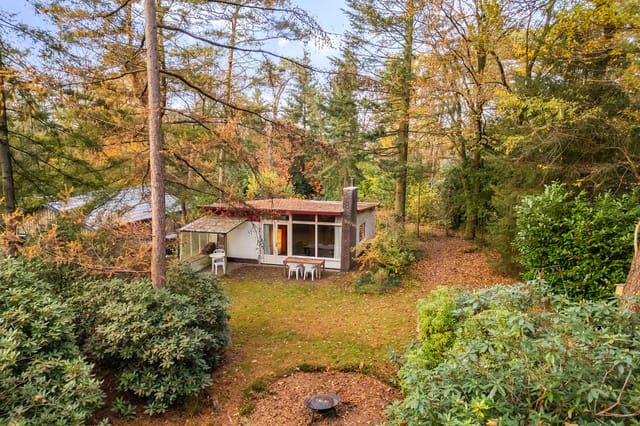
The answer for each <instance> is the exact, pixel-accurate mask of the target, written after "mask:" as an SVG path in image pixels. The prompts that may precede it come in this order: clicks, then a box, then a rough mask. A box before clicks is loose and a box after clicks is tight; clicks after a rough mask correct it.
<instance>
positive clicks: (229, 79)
mask: <svg viewBox="0 0 640 426" xmlns="http://www.w3.org/2000/svg"><path fill="white" fill-rule="evenodd" d="M239 16H240V2H239V0H236V1H235V8H234V10H233V17H232V18H231V34H229V54H228V55H227V75H226V77H225V94H224V101H225V102H226V104H227V105H226V106H225V111H226V113H225V115H226V117H227V120H229V122H232V121H233V120H234V118H233V116H234V113H235V110H234V109H233V108H231V107H230V105H231V99H232V98H231V95H232V92H233V91H232V89H233V87H232V83H233V64H234V53H235V51H236V38H237V31H238V30H237V28H238V18H239ZM224 152H225V151H224V147H223V146H221V147H220V152H219V153H218V188H219V197H220V200H222V198H223V196H224V190H223V188H224V187H225V181H224V180H225V170H224V163H225V154H224Z"/></svg>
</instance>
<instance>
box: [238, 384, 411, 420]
mask: <svg viewBox="0 0 640 426" xmlns="http://www.w3.org/2000/svg"><path fill="white" fill-rule="evenodd" d="M268 390H269V395H268V396H266V397H264V398H262V399H259V400H257V401H255V406H254V409H253V411H252V413H251V414H250V415H249V417H248V419H247V420H248V424H250V425H260V426H262V425H265V426H271V425H272V426H294V425H308V424H310V420H311V410H310V409H309V408H307V407H305V403H304V401H305V399H306V398H307V397H309V396H311V395H314V394H317V393H336V394H337V395H338V397H339V398H340V403H339V404H338V406H337V411H338V416H337V417H335V416H334V415H333V413H327V414H316V415H315V416H314V421H313V425H332V426H336V425H345V426H346V425H377V424H380V423H382V422H384V421H386V420H387V418H386V416H385V410H386V409H387V407H388V406H389V404H390V403H392V402H393V401H394V400H397V399H400V398H401V395H400V393H399V392H398V390H397V389H395V388H394V387H392V386H390V385H388V384H386V383H384V382H382V381H380V380H377V379H375V378H373V377H370V376H366V375H364V374H359V373H342V372H319V373H303V372H298V373H295V374H292V375H290V376H287V377H283V378H282V379H280V380H278V381H276V382H274V383H273V384H271V386H269V389H268Z"/></svg>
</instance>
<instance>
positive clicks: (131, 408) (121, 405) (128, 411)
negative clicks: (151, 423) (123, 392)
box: [111, 398, 136, 420]
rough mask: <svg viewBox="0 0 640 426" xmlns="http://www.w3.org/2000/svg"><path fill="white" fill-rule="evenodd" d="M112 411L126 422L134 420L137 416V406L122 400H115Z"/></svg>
mask: <svg viewBox="0 0 640 426" xmlns="http://www.w3.org/2000/svg"><path fill="white" fill-rule="evenodd" d="M111 410H112V411H113V412H115V413H116V414H117V415H118V416H120V417H121V418H123V419H125V420H133V418H134V417H135V416H136V406H135V405H133V404H132V403H130V402H129V401H126V400H124V399H122V398H116V399H114V400H113V403H112V408H111Z"/></svg>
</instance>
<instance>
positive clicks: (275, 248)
mask: <svg viewBox="0 0 640 426" xmlns="http://www.w3.org/2000/svg"><path fill="white" fill-rule="evenodd" d="M262 236H263V244H262V247H263V249H262V250H263V253H262V254H263V257H262V261H263V262H264V263H271V264H276V265H281V264H282V261H283V260H284V258H285V257H287V256H288V253H289V249H288V247H289V223H288V221H286V222H284V221H282V220H273V221H269V222H264V223H263V225H262Z"/></svg>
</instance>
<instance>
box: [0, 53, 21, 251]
mask: <svg viewBox="0 0 640 426" xmlns="http://www.w3.org/2000/svg"><path fill="white" fill-rule="evenodd" d="M2 71H4V62H3V60H2V57H1V56H0V166H1V168H2V193H3V195H4V208H5V213H6V217H7V219H6V220H7V222H6V235H7V236H8V238H9V241H8V246H9V255H11V256H15V255H16V253H17V248H16V241H17V238H16V223H15V217H14V213H15V211H16V195H15V186H14V182H13V165H12V163H11V152H10V151H9V125H8V123H7V105H6V100H7V95H6V89H5V78H4V75H5V74H4V73H3V72H2Z"/></svg>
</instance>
